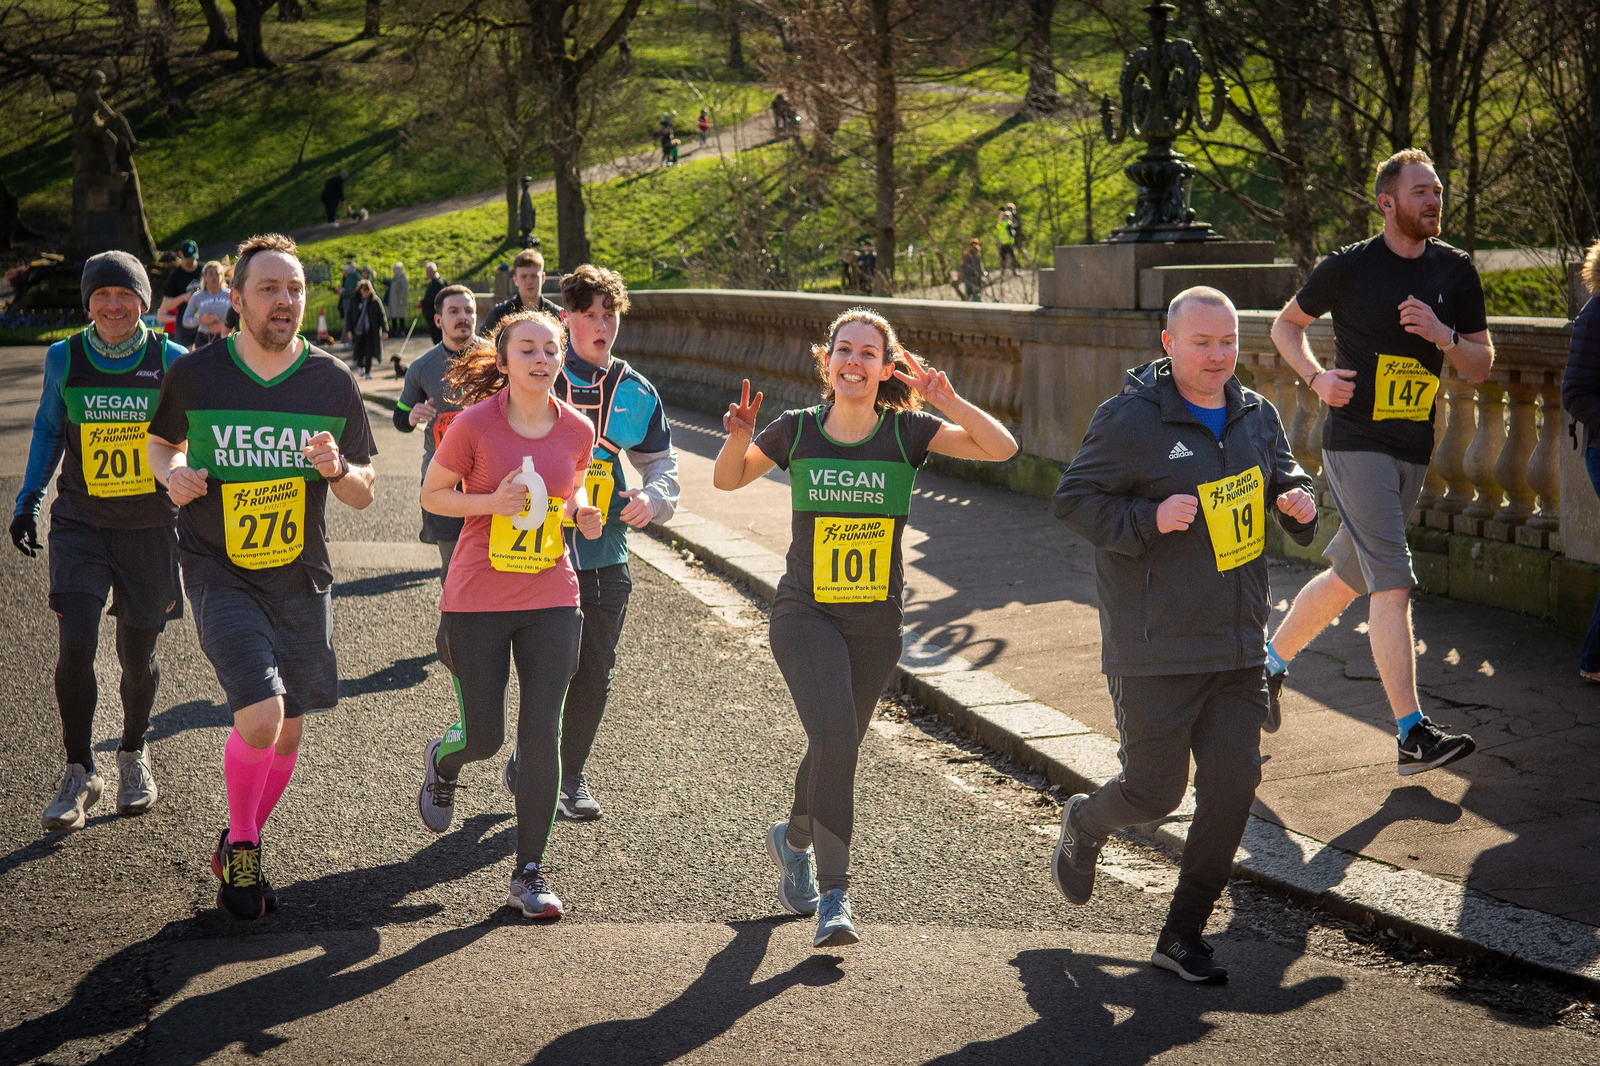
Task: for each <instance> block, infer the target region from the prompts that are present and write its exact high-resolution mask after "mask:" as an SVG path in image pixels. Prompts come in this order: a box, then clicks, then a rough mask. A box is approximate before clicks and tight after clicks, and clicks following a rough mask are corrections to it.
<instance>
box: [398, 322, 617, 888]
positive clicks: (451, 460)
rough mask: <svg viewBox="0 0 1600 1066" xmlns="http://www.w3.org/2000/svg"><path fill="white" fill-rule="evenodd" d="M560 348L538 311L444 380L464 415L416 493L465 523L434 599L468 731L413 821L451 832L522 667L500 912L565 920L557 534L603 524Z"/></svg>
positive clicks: (451, 748) (563, 678)
mask: <svg viewBox="0 0 1600 1066" xmlns="http://www.w3.org/2000/svg"><path fill="white" fill-rule="evenodd" d="M565 343H566V337H565V335H564V331H563V330H562V328H561V325H560V323H559V322H557V321H556V320H555V319H554V318H552V317H550V316H549V315H546V314H544V313H542V312H538V311H523V312H519V313H517V314H515V315H512V316H510V317H509V318H507V319H506V320H505V322H504V323H503V324H502V325H501V328H500V329H499V331H498V332H497V333H496V335H495V339H494V341H493V342H488V341H476V342H474V343H473V346H472V348H471V349H470V351H469V353H468V355H467V356H466V358H464V359H458V360H457V361H456V362H455V364H454V365H453V366H452V367H451V368H450V372H449V374H448V375H447V376H446V378H445V381H446V384H447V386H448V387H449V388H451V389H453V390H454V391H455V392H456V394H457V396H458V397H459V398H460V401H461V403H462V404H463V406H464V407H465V408H466V409H465V410H463V411H462V412H461V413H460V414H459V415H457V416H456V418H455V421H454V422H452V423H451V427H450V432H449V433H447V434H445V436H444V439H443V440H442V441H441V442H440V444H439V448H438V450H437V451H436V452H435V453H434V457H433V463H432V465H430V466H429V467H428V474H427V477H426V478H424V479H423V483H422V504H423V506H424V507H425V508H426V509H427V510H429V511H432V512H433V513H435V514H443V515H455V516H457V517H461V518H464V519H465V522H464V523H463V528H462V532H461V540H460V542H459V543H458V545H457V550H456V553H455V557H454V560H453V565H452V566H451V568H450V576H449V578H448V579H447V580H446V581H445V585H444V595H443V597H442V598H441V599H440V601H439V611H440V614H441V619H440V633H439V637H440V639H439V650H440V659H441V660H442V661H443V662H444V664H445V665H446V666H447V667H448V668H449V669H450V672H451V673H452V674H453V675H454V676H455V678H456V686H457V690H458V693H459V696H460V700H461V709H462V715H461V721H460V722H458V723H457V724H456V725H455V726H454V727H453V728H452V729H451V730H450V731H449V732H447V733H446V734H445V735H444V736H443V737H440V738H436V739H434V740H432V741H429V743H428V747H427V752H426V756H425V758H424V760H423V763H424V769H423V778H422V788H421V790H420V791H419V792H418V793H417V809H418V812H419V813H420V814H421V816H422V824H423V825H425V826H427V827H428V828H429V829H431V830H432V831H433V832H435V833H443V832H444V831H445V830H447V829H449V828H450V821H451V819H452V817H453V816H454V814H455V792H456V788H457V787H458V785H457V781H458V777H459V774H460V773H461V767H462V766H463V765H465V764H466V763H469V762H478V761H481V760H483V759H489V758H492V757H493V756H494V755H495V753H496V752H498V751H499V750H500V747H501V745H502V744H503V743H504V742H505V733H506V686H507V684H508V683H509V681H510V664H511V662H512V661H515V662H516V666H517V679H518V682H519V684H520V686H521V703H520V706H519V708H518V714H517V741H518V743H519V745H520V746H521V749H522V751H523V752H524V753H526V755H527V756H528V758H527V765H526V766H525V767H523V768H522V770H521V773H520V774H519V775H518V777H517V782H516V784H517V789H516V795H517V867H516V869H517V872H516V874H515V875H514V876H513V877H512V880H511V892H510V895H509V897H508V898H507V902H506V905H507V906H510V907H515V908H518V909H519V910H521V911H522V913H523V915H524V916H526V917H529V918H559V917H561V914H562V906H561V900H560V899H559V898H557V896H556V894H555V893H554V892H553V891H551V889H550V885H549V882H548V880H547V879H546V878H545V875H544V873H543V868H542V866H541V864H542V863H543V861H544V852H545V847H546V845H547V844H548V843H549V840H550V826H551V823H552V822H554V820H555V813H556V792H557V790H558V788H559V787H560V783H561V752H560V744H561V704H562V701H563V700H564V699H565V698H566V694H567V683H568V682H569V681H571V679H572V673H573V671H574V670H575V669H576V668H577V665H578V642H579V630H580V629H581V627H582V623H583V615H582V614H581V613H580V612H579V610H578V581H577V578H576V577H575V576H574V575H573V572H572V562H571V560H570V559H569V558H568V557H567V551H566V544H565V541H564V540H563V538H562V536H561V525H562V521H563V518H571V519H573V520H574V521H575V523H576V524H577V526H578V529H579V530H580V531H582V533H583V535H584V536H586V537H590V538H594V537H598V536H599V535H600V522H601V515H600V511H599V510H598V509H596V508H594V507H590V506H588V504H587V502H586V500H585V497H584V488H583V481H584V475H585V474H586V473H587V471H588V469H589V457H590V454H591V452H592V451H593V448H594V426H593V424H591V423H590V422H589V420H588V419H587V418H585V417H583V415H581V414H579V413H578V411H577V410H576V409H574V408H573V407H571V406H569V405H568V404H565V403H562V402H561V401H560V400H557V399H556V398H555V397H553V396H552V395H551V394H550V389H551V386H552V385H554V384H555V381H556V378H557V377H558V376H559V375H560V373H561V362H562V348H563V346H564V345H565ZM530 486H531V487H530ZM463 490H464V491H463Z"/></svg>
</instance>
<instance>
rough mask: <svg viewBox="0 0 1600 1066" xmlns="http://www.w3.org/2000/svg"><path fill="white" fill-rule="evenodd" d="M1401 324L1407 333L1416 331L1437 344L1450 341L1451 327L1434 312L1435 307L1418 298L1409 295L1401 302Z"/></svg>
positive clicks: (1423, 337) (1424, 338) (1441, 344)
mask: <svg viewBox="0 0 1600 1066" xmlns="http://www.w3.org/2000/svg"><path fill="white" fill-rule="evenodd" d="M1400 324H1401V325H1402V326H1404V327H1405V330H1406V332H1407V333H1415V334H1416V335H1417V336H1419V337H1421V338H1422V339H1423V340H1426V341H1431V342H1432V343H1434V344H1436V345H1440V346H1443V345H1446V344H1449V343H1450V327H1449V326H1447V325H1445V324H1444V323H1443V322H1440V321H1439V316H1438V315H1436V314H1434V313H1433V308H1431V307H1429V306H1428V305H1427V304H1425V303H1423V302H1422V301H1421V300H1419V299H1417V298H1416V297H1415V296H1407V297H1406V298H1405V301H1404V302H1403V303H1401V304H1400Z"/></svg>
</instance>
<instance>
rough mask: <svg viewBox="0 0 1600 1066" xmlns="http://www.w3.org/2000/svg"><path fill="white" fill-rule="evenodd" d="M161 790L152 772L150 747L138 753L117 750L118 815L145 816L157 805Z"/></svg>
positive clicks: (142, 747) (144, 747)
mask: <svg viewBox="0 0 1600 1066" xmlns="http://www.w3.org/2000/svg"><path fill="white" fill-rule="evenodd" d="M160 797H161V790H160V789H158V788H156V779H155V775H154V774H152V773H151V772H150V746H149V745H148V744H146V745H143V746H141V747H140V748H139V750H138V751H122V750H121V749H118V750H117V813H118V814H143V813H144V812H145V811H148V810H149V809H150V808H151V807H154V806H155V805H156V800H157V799H159V798H160Z"/></svg>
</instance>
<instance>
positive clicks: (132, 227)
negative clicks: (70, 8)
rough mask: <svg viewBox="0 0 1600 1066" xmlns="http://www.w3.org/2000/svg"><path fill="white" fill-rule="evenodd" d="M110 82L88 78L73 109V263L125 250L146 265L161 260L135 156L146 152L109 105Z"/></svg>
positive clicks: (100, 75) (96, 73)
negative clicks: (104, 92)
mask: <svg viewBox="0 0 1600 1066" xmlns="http://www.w3.org/2000/svg"><path fill="white" fill-rule="evenodd" d="M105 83H106V76H105V74H104V73H102V72H101V71H98V70H93V71H90V72H89V76H88V77H87V78H85V79H84V81H83V88H81V89H79V90H78V99H77V101H76V103H74V104H73V107H72V245H71V252H72V255H73V256H74V257H77V258H86V257H88V256H91V255H95V254H97V253H99V252H105V251H110V250H111V249H113V248H115V249H120V250H121V251H124V252H130V253H132V254H133V255H135V256H138V257H139V258H140V259H142V260H144V261H145V262H146V263H149V262H153V261H154V260H155V257H156V250H155V242H154V241H152V240H151V239H150V225H149V223H148V222H147V221H146V220H145V214H144V196H143V194H142V193H141V192H140V190H139V172H138V170H137V169H136V168H135V167H134V165H133V153H134V152H136V151H137V150H139V149H140V148H143V147H145V145H144V144H143V142H141V141H140V140H139V139H138V138H137V137H135V136H134V135H133V128H132V127H131V126H129V125H128V120H127V119H126V118H124V117H123V116H122V115H121V114H119V113H118V112H117V111H116V109H115V108H113V107H112V106H111V105H110V104H108V103H106V102H105V99H104V98H103V97H102V96H101V95H100V90H101V89H102V88H103V87H104V86H105Z"/></svg>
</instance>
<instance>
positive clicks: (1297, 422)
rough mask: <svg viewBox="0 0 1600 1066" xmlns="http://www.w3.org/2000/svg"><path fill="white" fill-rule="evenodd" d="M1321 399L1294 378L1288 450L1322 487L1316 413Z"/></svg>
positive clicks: (1320, 451) (1320, 443)
mask: <svg viewBox="0 0 1600 1066" xmlns="http://www.w3.org/2000/svg"><path fill="white" fill-rule="evenodd" d="M1321 407H1322V401H1321V400H1320V399H1318V398H1317V394H1316V393H1314V392H1312V391H1311V390H1310V389H1308V388H1306V387H1305V385H1304V384H1303V383H1301V382H1300V381H1299V379H1296V383H1295V386H1294V424H1293V425H1291V426H1290V427H1289V450H1290V451H1291V452H1293V453H1294V457H1295V458H1296V459H1298V460H1299V461H1300V465H1301V466H1302V467H1303V468H1304V469H1305V471H1306V473H1308V474H1310V475H1311V476H1312V477H1313V478H1315V479H1317V482H1318V484H1317V488H1318V490H1319V491H1320V489H1321V488H1322V484H1321V474H1322V435H1321V434H1320V433H1319V432H1318V415H1319V414H1321V411H1320V408H1321Z"/></svg>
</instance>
